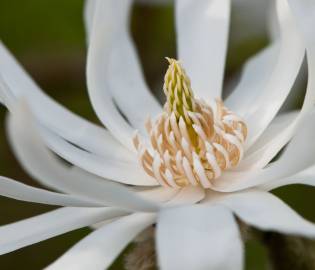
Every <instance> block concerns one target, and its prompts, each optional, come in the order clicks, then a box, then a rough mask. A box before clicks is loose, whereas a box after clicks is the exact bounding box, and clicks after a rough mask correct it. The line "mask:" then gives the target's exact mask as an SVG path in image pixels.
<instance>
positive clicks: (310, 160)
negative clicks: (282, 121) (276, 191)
mask: <svg viewBox="0 0 315 270" xmlns="http://www.w3.org/2000/svg"><path fill="white" fill-rule="evenodd" d="M314 119H315V111H314V112H312V113H311V114H309V115H308V116H307V117H306V118H305V119H304V121H303V122H302V123H301V126H300V128H299V130H298V133H297V134H296V135H295V137H293V139H292V141H291V142H290V144H289V145H288V146H287V147H286V149H285V150H284V151H283V153H282V154H281V156H280V157H279V158H278V159H277V160H276V161H275V162H273V163H271V164H269V166H267V167H266V168H264V169H255V170H251V171H247V172H246V171H239V172H225V173H224V174H223V175H222V176H221V178H219V179H218V181H216V182H215V183H214V185H213V188H214V189H215V190H217V191H225V192H230V191H236V190H241V189H245V188H249V187H254V186H256V185H263V184H267V183H269V184H270V183H272V182H274V183H276V182H277V181H279V180H280V179H283V178H288V177H291V176H294V175H296V174H297V173H299V172H301V171H304V170H306V169H307V168H309V167H311V166H313V165H314V163H315V162H314V161H315V144H314V143H313V141H314V136H315V126H314V125H311V124H310V123H313V122H314Z"/></svg>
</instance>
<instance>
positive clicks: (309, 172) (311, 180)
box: [258, 166, 315, 191]
mask: <svg viewBox="0 0 315 270" xmlns="http://www.w3.org/2000/svg"><path fill="white" fill-rule="evenodd" d="M292 184H302V185H308V186H315V166H312V167H309V168H307V169H306V170H303V171H301V172H299V173H297V174H294V175H292V176H289V177H286V178H280V179H277V180H274V181H269V182H267V183H265V184H263V185H261V186H259V187H258V188H259V189H262V190H266V191H269V190H273V189H276V188H278V187H282V186H287V185H292Z"/></svg>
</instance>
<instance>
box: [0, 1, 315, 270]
mask: <svg viewBox="0 0 315 270" xmlns="http://www.w3.org/2000/svg"><path fill="white" fill-rule="evenodd" d="M261 1H262V0H260V4H261ZM257 3H258V1H257ZM83 4H84V2H83V1H82V0H67V1H63V0H46V1H42V0H28V1H20V0H0V38H1V40H2V41H3V42H4V43H5V44H6V45H7V47H8V48H10V50H11V51H12V52H13V53H14V54H15V55H16V57H17V58H18V60H19V61H20V62H21V63H22V64H23V65H24V67H25V68H26V69H27V70H28V72H29V73H30V74H31V75H32V77H33V78H35V80H36V81H37V82H38V83H39V85H40V86H42V88H43V89H45V91H46V92H47V93H49V95H51V96H52V97H54V98H55V99H56V100H58V101H59V102H61V103H62V104H64V105H66V106H67V107H68V108H70V109H71V110H73V111H75V112H76V113H78V114H80V115H82V116H85V117H86V118H88V119H90V120H92V121H97V119H96V117H95V115H94V113H93V111H92V108H91V106H90V104H89V101H88V97H87V93H86V85H85V53H86V47H85V35H84V25H83V20H82V14H83ZM260 9H261V8H260ZM257 12H258V13H257V14H253V13H251V15H250V16H247V15H246V14H250V13H248V11H246V10H245V9H243V7H242V6H241V9H239V10H233V12H232V18H233V19H232V24H231V31H232V32H231V45H230V48H229V53H228V59H227V72H226V78H227V80H228V79H229V78H232V77H233V76H234V75H235V74H237V70H239V67H240V66H241V65H242V63H244V61H245V60H246V59H247V58H248V57H249V56H250V55H252V54H254V53H255V52H256V51H258V50H259V49H260V48H262V47H264V46H265V45H266V44H267V42H268V38H267V30H266V27H265V25H264V24H263V23H261V21H263V19H262V18H264V14H261V13H263V12H264V10H263V9H261V10H260V11H259V9H258V11H257ZM249 17H250V18H249ZM249 19H256V20H259V23H258V24H256V25H255V24H252V23H251V22H249ZM131 28H132V34H133V36H134V38H135V41H136V44H137V46H138V51H139V54H140V58H141V61H142V63H143V66H144V70H145V75H146V78H147V81H148V84H149V85H150V87H151V89H155V91H157V90H159V89H161V85H162V82H163V81H162V79H163V76H164V71H165V68H166V63H165V59H164V57H165V56H170V57H175V55H176V47H175V34H174V27H173V8H172V6H171V5H168V6H148V5H146V6H143V5H139V4H136V5H135V7H134V9H133V12H132V26H131ZM237 31H240V32H239V33H240V34H239V35H238V32H237ZM295 98H296V100H298V98H299V97H298V96H297V97H295ZM5 113H6V111H5V109H4V108H2V107H1V108H0V120H1V121H0V123H1V124H0V174H1V175H5V176H9V177H12V178H15V179H18V180H20V181H21V182H24V183H27V184H30V185H34V186H36V182H35V181H33V180H32V179H30V178H29V177H28V176H27V174H26V173H25V172H23V170H22V169H21V167H20V166H19V164H18V163H17V161H16V159H15V158H14V156H13V155H12V153H11V151H10V148H9V145H8V143H7V140H6V134H5V129H4V122H5ZM275 193H276V194H277V195H279V196H280V197H281V198H282V199H283V200H285V201H286V202H287V203H288V204H289V205H291V206H292V207H293V208H295V209H296V210H297V211H299V213H301V214H302V215H303V216H305V217H306V218H308V219H310V220H311V221H315V213H314V210H313V209H314V208H313V205H314V203H315V190H314V189H312V188H306V187H301V186H292V187H286V188H281V189H279V190H277V191H276V192H275ZM51 209H53V208H52V207H48V206H45V205H39V204H30V203H23V202H18V201H14V200H11V199H6V198H0V211H1V215H0V224H1V225H2V224H7V223H10V222H14V221H16V220H20V219H23V218H27V217H31V216H34V215H37V214H39V213H43V212H46V211H49V210H51ZM34 230H36V228H34ZM88 233H89V229H81V230H77V231H74V232H71V233H68V234H65V235H63V236H59V237H56V238H54V239H51V240H47V241H45V242H42V243H39V244H35V245H33V246H31V247H27V248H24V249H22V250H19V251H16V252H13V253H10V254H7V255H3V256H0V269H42V268H43V267H44V266H46V265H48V264H49V263H50V262H52V261H53V260H54V259H56V258H57V257H58V256H60V255H61V254H62V253H63V252H65V251H66V250H67V249H68V248H69V247H71V246H72V245H73V244H74V243H75V242H77V241H78V240H79V239H81V238H82V237H84V236H85V235H86V234H88ZM266 256H267V255H266V250H265V249H264V247H263V246H262V245H261V244H259V243H258V242H256V241H253V240H252V241H249V242H248V243H247V244H246V264H247V269H257V270H260V269H266V266H267V262H266ZM121 261H122V260H121V259H120V260H119V261H118V262H117V263H115V265H113V267H112V269H123V268H122V262H121Z"/></svg>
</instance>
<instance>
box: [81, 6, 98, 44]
mask: <svg viewBox="0 0 315 270" xmlns="http://www.w3.org/2000/svg"><path fill="white" fill-rule="evenodd" d="M95 8H96V0H85V3H84V14H83V15H84V25H85V34H86V36H87V43H89V38H90V34H91V30H92V25H93V19H94V14H95Z"/></svg>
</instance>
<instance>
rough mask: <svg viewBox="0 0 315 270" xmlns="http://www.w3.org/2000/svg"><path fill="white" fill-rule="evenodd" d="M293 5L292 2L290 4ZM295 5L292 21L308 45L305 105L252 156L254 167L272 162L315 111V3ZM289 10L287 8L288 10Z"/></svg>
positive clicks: (284, 3)
mask: <svg viewBox="0 0 315 270" xmlns="http://www.w3.org/2000/svg"><path fill="white" fill-rule="evenodd" d="M279 3H280V4H282V5H283V6H284V7H286V5H287V3H286V1H285V0H281V1H280V0H279ZM290 3H291V2H290ZM304 4H305V3H303V2H301V3H299V4H298V3H297V2H296V3H295V2H294V5H293V4H292V5H291V7H292V12H291V10H290V12H289V14H293V18H292V20H295V21H296V23H297V26H298V29H299V31H300V34H301V35H302V37H303V41H304V43H305V45H306V57H307V64H308V84H307V89H306V95H305V99H304V103H303V107H302V110H301V111H300V114H299V115H298V117H297V118H296V119H295V121H293V122H292V123H291V124H290V125H288V126H287V127H286V128H285V129H283V130H282V132H280V133H279V134H278V135H277V136H275V137H274V139H273V140H271V141H270V142H268V143H266V144H265V145H264V147H262V148H261V149H259V151H256V152H255V154H254V155H252V156H251V160H248V161H247V162H248V163H251V164H252V166H253V167H256V168H262V167H264V166H265V165H266V164H268V163H269V162H270V160H271V159H272V158H273V157H274V156H275V155H276V154H277V153H278V152H279V150H280V149H281V148H282V147H283V146H284V145H285V144H286V143H287V142H288V141H289V140H290V139H291V138H292V136H293V135H294V133H295V132H296V131H297V130H298V128H299V125H300V124H301V121H302V120H303V119H304V118H305V116H306V115H307V114H308V112H309V111H310V110H312V109H313V104H314V100H315V91H314V89H315V86H314V84H315V82H314V76H315V75H314V74H315V45H314V44H315V37H314V35H312V34H309V33H312V31H313V25H314V23H315V16H313V14H312V12H313V9H312V8H309V5H310V6H312V5H313V3H310V2H308V4H305V5H304ZM286 9H287V8H285V10H286Z"/></svg>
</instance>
